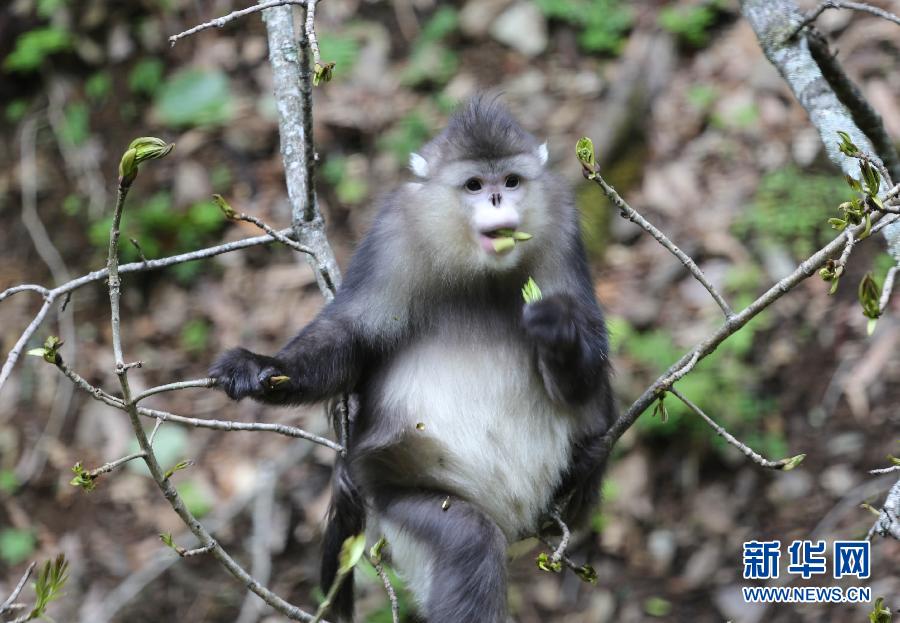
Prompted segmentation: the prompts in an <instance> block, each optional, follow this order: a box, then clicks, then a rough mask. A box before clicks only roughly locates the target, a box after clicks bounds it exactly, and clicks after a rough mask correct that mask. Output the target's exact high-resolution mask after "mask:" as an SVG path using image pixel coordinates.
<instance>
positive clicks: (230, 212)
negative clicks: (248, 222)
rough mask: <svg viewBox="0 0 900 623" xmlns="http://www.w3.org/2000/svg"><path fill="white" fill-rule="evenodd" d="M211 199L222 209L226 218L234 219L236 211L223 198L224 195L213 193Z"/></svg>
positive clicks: (236, 214)
mask: <svg viewBox="0 0 900 623" xmlns="http://www.w3.org/2000/svg"><path fill="white" fill-rule="evenodd" d="M213 201H214V202H215V203H216V206H217V207H218V208H219V209H220V210H221V211H222V214H224V215H225V218H227V219H235V218H237V216H238V213H237V212H235V211H234V208H232V207H231V205H230V204H229V203H228V202H227V201H226V200H225V197H223V196H222V195H219V194H216V195H213Z"/></svg>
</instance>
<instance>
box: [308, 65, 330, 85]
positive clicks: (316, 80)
mask: <svg viewBox="0 0 900 623" xmlns="http://www.w3.org/2000/svg"><path fill="white" fill-rule="evenodd" d="M333 77H334V63H325V64H324V65H323V64H320V63H316V64H315V66H314V67H313V86H319V85H320V84H321V83H323V82H331V79H332V78H333Z"/></svg>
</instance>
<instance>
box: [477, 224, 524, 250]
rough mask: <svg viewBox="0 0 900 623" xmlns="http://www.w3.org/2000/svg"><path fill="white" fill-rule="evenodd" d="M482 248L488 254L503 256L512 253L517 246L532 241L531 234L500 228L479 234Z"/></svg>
mask: <svg viewBox="0 0 900 623" xmlns="http://www.w3.org/2000/svg"><path fill="white" fill-rule="evenodd" d="M478 238H479V242H480V243H481V247H482V248H483V249H484V250H485V251H487V252H488V253H492V254H496V255H503V254H506V253H509V252H510V251H512V250H513V249H514V248H515V247H516V244H517V243H519V242H524V241H526V240H530V239H531V234H527V233H525V232H524V231H519V230H517V229H513V228H511V227H498V228H496V229H487V230H484V231H480V232H479V236H478Z"/></svg>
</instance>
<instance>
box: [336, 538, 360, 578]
mask: <svg viewBox="0 0 900 623" xmlns="http://www.w3.org/2000/svg"><path fill="white" fill-rule="evenodd" d="M365 551H366V535H365V533H364V532H361V533H359V534H357V535H356V536H351V537H348V538H347V540H345V541H344V544H343V545H341V554H340V559H339V560H340V566H339V568H338V573H340V574H342V575H343V574H346V573H349V572H350V570H351V569H353V567H355V566H356V565H357V563H358V562H359V560H360V558H362V555H363V552H365Z"/></svg>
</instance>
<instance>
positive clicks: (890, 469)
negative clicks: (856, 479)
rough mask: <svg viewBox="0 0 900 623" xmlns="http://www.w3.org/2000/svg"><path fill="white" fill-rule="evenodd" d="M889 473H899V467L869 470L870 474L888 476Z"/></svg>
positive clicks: (892, 466)
mask: <svg viewBox="0 0 900 623" xmlns="http://www.w3.org/2000/svg"><path fill="white" fill-rule="evenodd" d="M891 472H900V465H891V466H890V467H879V468H878V469H870V470H869V473H870V474H890V473H891Z"/></svg>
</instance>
